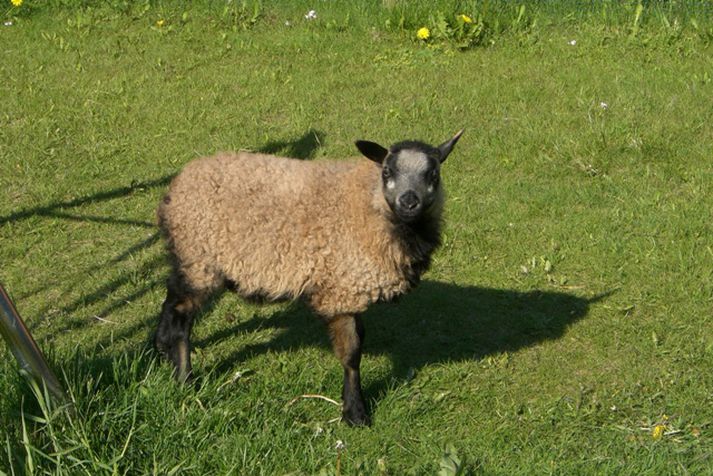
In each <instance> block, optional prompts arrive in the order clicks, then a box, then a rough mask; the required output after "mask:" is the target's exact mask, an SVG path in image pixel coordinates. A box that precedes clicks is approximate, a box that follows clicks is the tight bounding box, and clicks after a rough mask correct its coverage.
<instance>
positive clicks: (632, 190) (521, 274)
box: [0, 0, 713, 475]
mask: <svg viewBox="0 0 713 476" xmlns="http://www.w3.org/2000/svg"><path fill="white" fill-rule="evenodd" d="M485 3H486V2H483V3H465V2H445V1H444V2H441V3H439V5H438V8H433V9H432V10H428V9H427V8H426V7H425V6H426V5H427V4H426V3H425V2H416V3H414V4H413V8H412V9H404V8H403V7H402V4H400V3H399V2H383V4H378V3H373V2H372V3H364V4H357V5H350V6H345V5H343V4H337V5H333V4H332V2H329V3H327V2H315V3H312V4H308V3H307V2H294V3H293V2H284V3H282V2H278V3H276V4H272V5H268V4H265V5H262V6H259V7H258V9H257V10H256V9H254V8H253V5H254V4H252V3H246V4H244V6H243V4H239V3H238V4H234V3H231V4H229V8H227V9H226V7H223V6H222V5H218V4H213V3H209V2H206V3H200V4H197V5H192V4H189V3H187V2H186V3H183V4H181V3H178V4H169V3H153V2H151V3H145V4H144V3H142V4H140V5H135V4H134V5H129V4H128V3H127V4H124V3H122V2H111V3H102V4H91V3H87V4H80V3H79V2H61V1H56V2H49V3H48V4H46V5H44V6H43V5H39V4H32V3H31V2H29V0H27V1H26V2H25V4H24V5H23V6H21V7H20V8H19V9H15V10H13V11H11V12H10V13H8V14H7V15H6V18H10V19H11V21H13V25H12V26H10V27H2V28H0V51H2V62H1V63H0V97H2V103H1V104H2V107H1V108H0V169H1V170H2V171H3V172H2V174H0V240H1V241H0V243H2V246H0V263H2V266H1V267H0V281H1V282H2V283H3V284H4V285H5V286H6V287H7V289H8V291H9V293H10V294H11V296H12V297H13V299H14V300H15V303H16V305H17V308H18V310H19V311H20V313H21V314H22V315H23V316H24V317H25V319H26V321H27V322H28V324H29V326H30V328H31V330H32V332H33V334H34V336H35V338H36V339H37V340H38V342H39V343H40V345H41V347H42V348H43V349H44V350H45V351H46V352H47V353H48V354H49V356H50V360H51V362H52V365H53V367H54V368H55V369H56V370H57V372H58V373H59V374H61V375H62V380H63V382H64V384H65V385H66V387H67V389H68V391H69V393H70V395H71V398H72V400H73V402H74V406H75V408H76V411H75V412H74V413H73V414H71V413H70V414H66V413H64V412H62V411H58V410H56V409H54V408H52V406H51V404H48V403H47V402H46V400H45V399H44V398H42V395H41V392H38V391H37V390H35V391H33V390H32V388H31V387H30V386H28V384H26V383H25V382H24V381H23V380H22V379H21V378H20V376H19V375H18V374H17V367H16V365H15V362H14V361H13V360H12V358H11V357H10V353H9V352H8V351H7V349H6V348H5V347H4V345H0V393H1V394H2V396H3V397H2V399H0V474H1V473H3V472H4V473H6V474H24V473H28V474H33V473H35V474H44V473H51V474H108V473H119V474H124V473H128V474H148V473H155V474H177V473H180V474H186V473H187V474H212V473H215V474H227V473H230V472H234V473H237V474H284V473H292V474H315V473H317V474H318V473H323V474H335V473H338V474H434V473H437V472H439V471H440V472H441V473H440V474H444V475H448V474H457V473H459V474H471V473H482V474H620V473H627V474H661V473H663V474H670V473H682V474H686V473H690V474H710V467H711V464H713V461H712V460H713V444H712V442H713V438H712V436H711V435H712V433H711V432H712V431H713V411H712V410H711V408H713V394H712V393H711V388H713V377H712V375H713V373H712V372H711V367H712V364H713V339H712V338H711V336H713V332H712V331H713V323H712V320H711V310H712V306H713V286H712V284H711V283H713V279H712V278H713V276H712V274H713V248H712V247H711V246H712V245H711V236H713V229H712V228H713V225H711V220H710V210H711V209H712V208H713V197H712V196H711V193H710V190H711V189H713V183H712V182H713V173H712V172H713V165H712V164H713V162H711V160H710V159H711V152H710V151H711V149H712V146H713V134H712V133H711V130H712V129H711V128H710V126H709V124H710V123H711V122H712V121H713V112H712V111H713V107H712V106H713V103H712V101H711V97H713V84H712V83H711V77H712V76H713V61H712V60H711V57H712V56H711V53H712V51H711V49H712V47H711V43H710V36H708V33H706V32H710V31H711V30H710V25H711V22H710V16H711V13H712V12H708V11H707V10H706V9H705V8H704V7H702V6H701V5H700V4H698V3H697V2H696V3H690V2H651V3H646V4H645V6H644V8H643V10H641V11H640V12H639V14H638V15H637V9H636V6H637V5H636V4H635V3H625V4H622V5H617V4H614V3H611V2H601V3H596V4H590V3H589V2H587V5H589V7H588V8H579V7H581V6H582V5H579V6H577V5H574V6H572V4H569V6H567V4H565V3H555V4H551V5H550V6H548V7H542V6H540V7H538V6H537V4H536V3H528V2H525V3H523V4H524V5H526V6H527V8H526V14H525V15H526V21H524V23H523V25H525V26H519V25H520V24H519V23H518V24H517V25H515V26H513V24H514V23H513V22H514V19H515V18H517V15H518V9H517V8H516V7H512V9H511V10H508V9H506V8H504V7H503V8H501V9H500V10H498V9H497V8H495V6H497V5H500V4H498V3H496V2H491V3H490V5H491V10H490V11H491V12H493V11H496V10H497V15H496V13H491V14H488V13H487V12H485V13H484V10H483V7H484V5H485ZM553 5H559V7H556V6H553ZM179 7H181V8H179ZM687 7H690V8H687ZM310 8H315V9H316V10H317V14H318V18H317V20H315V21H312V22H308V21H306V20H304V19H303V15H304V14H305V13H306V11H307V10H308V9H310ZM437 10H440V11H441V12H443V15H444V17H448V18H451V17H452V16H455V15H456V14H459V13H462V12H465V13H469V14H471V15H473V17H477V15H476V13H478V12H480V13H481V14H482V18H483V19H484V21H485V23H486V24H487V25H489V26H488V30H487V31H488V34H487V35H485V36H484V37H483V41H482V42H479V43H477V44H473V45H471V46H470V47H469V48H468V49H467V50H466V51H459V46H458V44H457V42H454V41H451V39H450V38H449V37H442V38H440V39H439V38H434V39H432V41H430V43H428V44H425V43H423V42H418V41H416V40H415V29H416V28H419V27H421V26H424V25H428V26H430V27H433V26H432V25H430V24H429V23H428V22H429V21H431V20H432V19H434V20H435V19H437V17H438V14H437V13H436V11H437ZM2 12H3V10H2V9H0V13H2ZM184 12H186V14H185V15H184ZM345 12H346V13H348V15H347V14H346V13H345ZM256 13H257V15H256ZM409 15H410V16H409ZM449 15H450V16H449ZM489 15H494V16H489ZM402 17H403V18H404V20H403V21H401V18H402ZM498 18H499V20H498ZM637 18H638V19H637ZM161 19H163V20H164V24H163V25H162V26H160V27H159V26H158V25H157V24H156V22H157V21H158V20H161ZM387 20H389V22H388V23H387ZM495 20H498V21H495ZM285 21H289V22H291V26H285V24H284V23H285ZM667 24H668V26H667ZM496 25H499V26H497V28H496ZM503 25H505V26H503ZM635 25H636V26H635ZM572 40H575V44H574V45H571V44H570V42H571V41H572ZM461 127H466V135H465V136H464V137H463V139H462V140H461V141H460V143H459V144H458V146H457V149H456V151H455V152H454V154H453V155H452V157H451V158H449V160H448V162H447V163H446V164H445V168H444V183H445V185H446V186H447V188H448V191H449V199H448V207H447V215H448V217H447V218H448V219H447V226H446V229H445V236H444V246H443V248H442V249H441V250H440V251H439V253H438V255H437V256H436V259H435V262H434V266H433V269H432V270H431V271H430V272H429V274H428V275H427V276H426V280H425V282H424V283H423V284H422V286H421V287H420V288H419V289H418V290H416V291H415V292H413V293H412V294H410V295H408V296H406V297H405V298H403V299H402V300H401V301H400V302H399V303H395V304H388V305H380V306H376V307H374V308H373V309H371V310H370V311H369V312H368V313H367V314H366V316H365V324H366V330H367V341H366V349H365V352H366V353H365V358H364V361H363V364H362V369H363V378H364V386H365V393H366V397H367V399H368V401H369V404H370V405H371V411H372V413H373V417H374V425H373V426H372V427H371V428H366V429H351V428H348V427H346V426H345V425H343V424H340V423H338V422H335V421H334V419H335V418H337V417H338V416H339V414H340V411H339V408H338V407H337V406H334V405H332V404H330V403H328V402H326V401H323V400H319V399H306V398H305V399H303V398H298V399H296V400H294V399H295V397H298V396H300V395H304V394H321V395H325V396H328V397H331V398H334V399H338V397H339V394H340V387H341V377H342V376H341V369H340V368H339V365H338V363H337V361H336V359H334V357H333V356H332V355H331V351H330V349H329V347H328V341H327V338H326V335H324V334H325V333H324V331H323V329H322V326H321V325H320V323H319V322H318V321H317V320H316V319H314V318H313V317H312V316H310V314H309V311H308V310H307V309H306V308H305V307H304V306H302V305H300V304H290V305H270V306H263V307H257V306H254V305H251V304H247V303H244V302H242V301H240V300H239V299H238V298H236V297H235V296H233V295H225V296H223V297H221V298H220V299H218V300H217V301H216V302H215V303H214V305H213V306H212V307H211V309H209V310H207V311H206V312H205V313H204V315H203V316H202V318H201V320H200V322H199V323H198V325H197V327H196V329H195V335H194V343H195V354H196V355H195V356H194V363H195V366H196V371H197V372H198V375H199V379H198V382H197V385H196V386H195V387H180V386H176V385H175V384H174V383H173V382H172V380H171V378H170V372H169V369H168V368H167V366H165V365H164V364H163V363H161V362H160V361H158V360H157V359H156V358H155V356H154V355H153V353H152V352H151V351H150V350H148V349H147V342H148V340H149V335H150V332H151V330H152V328H153V327H154V325H155V322H156V317H157V313H158V309H159V307H160V304H161V302H162V298H163V292H164V287H163V282H164V279H165V276H166V273H167V267H166V263H165V259H164V254H163V247H162V244H161V242H160V240H159V239H158V236H157V234H156V230H155V228H154V226H153V217H154V210H155V207H156V204H157V203H158V200H159V199H160V197H161V195H162V193H163V192H164V190H165V188H166V185H167V183H168V181H169V180H170V178H171V177H172V176H173V175H174V174H175V173H176V172H177V171H178V170H180V168H181V167H182V166H183V165H184V164H185V163H187V162H188V161H189V160H191V159H193V158H195V157H197V156H199V155H203V154H210V153H213V152H216V151H219V150H229V149H237V148H249V149H253V150H261V151H268V152H271V153H281V154H286V155H290V156H294V157H299V158H303V159H312V160H322V159H323V158H324V157H344V156H350V155H354V154H355V149H354V147H353V141H354V140H355V139H357V138H365V139H371V140H377V141H379V142H382V143H390V142H395V141H397V140H401V139H404V138H411V137H418V138H422V139H425V140H427V141H430V142H436V143H437V142H439V141H442V140H445V139H446V138H447V137H450V136H451V135H452V134H453V133H454V132H455V131H456V130H458V129H459V128H461ZM38 393H39V396H40V398H36V397H37V394H38ZM657 426H659V427H660V428H662V429H663V434H662V435H660V437H657V438H655V437H654V436H659V435H658V433H655V432H656V427H657ZM659 431H660V430H659ZM337 441H341V442H343V443H344V444H345V445H346V447H345V448H343V449H337V448H336V444H337Z"/></svg>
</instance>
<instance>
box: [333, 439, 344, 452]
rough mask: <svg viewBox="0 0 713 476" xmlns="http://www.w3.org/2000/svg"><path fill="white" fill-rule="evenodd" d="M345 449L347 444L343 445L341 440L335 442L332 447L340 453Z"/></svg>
mask: <svg viewBox="0 0 713 476" xmlns="http://www.w3.org/2000/svg"><path fill="white" fill-rule="evenodd" d="M346 447H347V444H346V443H344V442H343V441H342V440H337V442H336V443H335V445H334V449H335V450H337V451H342V450H343V449H345V448H346Z"/></svg>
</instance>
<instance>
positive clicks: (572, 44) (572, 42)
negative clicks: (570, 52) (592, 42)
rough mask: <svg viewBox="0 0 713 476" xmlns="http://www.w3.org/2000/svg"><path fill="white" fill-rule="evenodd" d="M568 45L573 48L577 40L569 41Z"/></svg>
mask: <svg viewBox="0 0 713 476" xmlns="http://www.w3.org/2000/svg"><path fill="white" fill-rule="evenodd" d="M569 44H570V45H571V46H574V45H576V44H577V40H570V41H569Z"/></svg>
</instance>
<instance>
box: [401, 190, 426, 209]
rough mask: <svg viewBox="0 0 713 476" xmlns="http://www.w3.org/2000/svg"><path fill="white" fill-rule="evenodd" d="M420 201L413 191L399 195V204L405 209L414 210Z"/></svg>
mask: <svg viewBox="0 0 713 476" xmlns="http://www.w3.org/2000/svg"><path fill="white" fill-rule="evenodd" d="M420 203H421V201H420V200H419V199H418V196H417V195H416V194H415V193H413V192H406V193H404V194H403V195H401V196H400V197H399V205H400V206H401V207H403V208H404V209H405V210H409V211H411V210H414V209H415V208H416V207H418V205H419V204H420Z"/></svg>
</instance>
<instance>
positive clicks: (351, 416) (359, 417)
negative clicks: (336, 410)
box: [342, 406, 371, 426]
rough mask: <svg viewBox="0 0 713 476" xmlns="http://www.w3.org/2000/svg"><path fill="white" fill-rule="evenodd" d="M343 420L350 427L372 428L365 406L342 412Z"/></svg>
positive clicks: (346, 409)
mask: <svg viewBox="0 0 713 476" xmlns="http://www.w3.org/2000/svg"><path fill="white" fill-rule="evenodd" d="M342 420H343V421H344V422H345V423H346V424H347V425H349V426H371V418H369V415H367V413H366V409H364V407H363V406H357V407H352V408H345V409H344V411H343V412H342Z"/></svg>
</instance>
